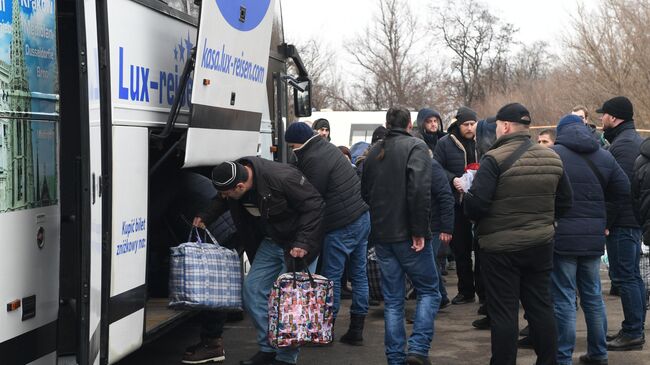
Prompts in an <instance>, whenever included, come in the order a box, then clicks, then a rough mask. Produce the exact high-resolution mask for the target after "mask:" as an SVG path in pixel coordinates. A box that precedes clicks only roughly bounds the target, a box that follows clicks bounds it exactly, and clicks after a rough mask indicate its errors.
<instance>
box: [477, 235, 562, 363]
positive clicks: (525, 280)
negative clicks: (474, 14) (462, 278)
mask: <svg viewBox="0 0 650 365" xmlns="http://www.w3.org/2000/svg"><path fill="white" fill-rule="evenodd" d="M480 255H481V259H482V261H481V264H482V265H483V267H482V269H483V279H484V282H485V291H486V294H487V299H488V300H487V310H488V314H489V316H490V320H491V321H490V322H491V331H492V359H491V360H490V364H491V365H516V363H517V339H518V338H519V301H520V300H521V303H522V304H523V306H524V309H525V310H526V314H527V316H528V324H529V325H530V335H531V340H532V341H533V344H534V347H535V353H536V354H537V362H536V365H555V364H556V363H557V362H556V355H557V331H556V325H555V315H554V313H553V304H552V301H551V271H552V270H553V245H552V244H551V243H549V244H546V245H544V246H539V247H534V248H529V249H526V250H522V251H517V252H507V253H489V252H485V251H482V250H481V252H480Z"/></svg>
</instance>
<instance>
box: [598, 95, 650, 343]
mask: <svg viewBox="0 0 650 365" xmlns="http://www.w3.org/2000/svg"><path fill="white" fill-rule="evenodd" d="M596 113H600V114H602V116H601V118H600V120H601V121H602V122H603V130H604V131H605V132H604V134H605V138H606V139H607V141H609V143H611V145H610V146H609V149H608V150H609V152H611V153H612V155H614V158H615V159H616V162H618V164H619V165H620V166H621V168H622V169H623V171H625V173H626V174H627V176H628V179H629V180H630V181H632V180H633V178H634V162H635V161H636V159H637V157H638V156H639V154H640V152H641V143H642V142H643V138H641V136H639V133H637V131H636V128H635V126H634V119H633V117H634V108H633V106H632V102H630V100H629V99H628V98H626V97H625V96H617V97H615V98H612V99H609V100H607V101H606V102H605V103H604V104H603V106H602V107H601V108H600V109H598V110H596ZM615 212H616V213H617V214H616V215H615V216H613V214H610V215H609V216H608V217H607V227H608V228H609V235H608V236H607V256H608V258H609V273H610V276H611V278H612V285H615V286H616V287H618V288H619V290H620V294H621V304H622V305H623V315H624V317H625V319H624V320H623V323H622V324H621V327H622V328H621V330H620V331H619V332H618V334H616V335H614V336H608V338H607V339H608V341H609V342H608V343H607V349H608V350H609V351H625V350H640V349H642V348H643V344H644V343H645V336H644V324H645V316H646V311H645V285H644V283H643V279H642V278H641V273H640V271H639V258H640V254H641V233H642V232H641V226H640V225H639V222H638V221H637V219H636V216H635V214H634V210H633V209H632V195H631V192H630V194H628V195H627V196H626V197H625V199H623V200H622V201H621V202H620V204H619V206H618V209H617V210H615Z"/></svg>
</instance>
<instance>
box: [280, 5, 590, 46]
mask: <svg viewBox="0 0 650 365" xmlns="http://www.w3.org/2000/svg"><path fill="white" fill-rule="evenodd" d="M281 1H282V8H283V15H284V31H285V38H286V40H287V42H289V43H294V44H296V43H298V44H299V43H301V42H304V41H305V40H307V39H310V38H316V39H320V40H323V41H324V42H326V43H328V44H329V45H330V46H331V47H332V49H339V50H342V45H343V42H344V41H345V40H348V39H351V38H353V37H354V35H357V34H359V33H361V32H362V31H363V30H364V29H365V28H366V26H367V25H368V23H369V22H370V21H371V19H372V14H373V12H374V11H375V10H374V9H375V8H376V4H377V2H378V0H281ZM582 2H583V3H584V4H586V5H587V7H588V8H593V7H594V6H595V4H597V3H598V0H583V1H582ZM408 3H409V4H410V6H411V8H412V10H413V13H414V14H418V16H419V17H420V18H421V19H420V21H421V22H422V21H423V22H427V23H432V22H435V21H436V19H435V17H433V16H432V15H431V11H430V9H429V8H430V4H441V3H444V1H441V0H428V1H425V0H409V1H408ZM485 3H487V4H488V7H489V9H490V10H492V13H493V14H495V15H497V16H498V17H499V18H500V19H501V20H505V21H507V22H509V23H512V24H514V25H515V27H517V28H519V32H518V34H517V36H516V40H518V41H521V42H523V43H526V44H530V43H532V42H534V41H536V40H544V41H547V42H548V43H549V44H550V46H551V49H552V50H557V49H559V48H560V47H559V46H558V44H559V42H560V39H561V35H562V34H566V33H567V32H569V31H570V29H571V27H570V22H571V17H572V14H573V13H574V12H575V10H576V7H577V0H490V1H487V2H485ZM420 24H422V23H420Z"/></svg>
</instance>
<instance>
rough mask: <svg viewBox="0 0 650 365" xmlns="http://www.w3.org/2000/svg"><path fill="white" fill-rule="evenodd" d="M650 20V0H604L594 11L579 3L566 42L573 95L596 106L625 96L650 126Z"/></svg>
mask: <svg viewBox="0 0 650 365" xmlns="http://www.w3.org/2000/svg"><path fill="white" fill-rule="evenodd" d="M604 19H606V21H603V20H604ZM649 22H650V2H649V1H648V0H602V2H601V4H600V7H599V8H598V9H597V10H596V11H595V12H594V13H590V12H589V11H587V10H586V9H585V8H584V7H580V8H579V10H578V12H577V15H576V17H575V19H574V22H573V24H574V28H575V32H574V33H573V34H574V35H573V36H572V37H571V38H569V39H567V42H566V46H567V48H568V51H569V56H568V57H566V59H565V67H566V68H567V70H569V71H570V72H568V76H569V77H570V78H571V80H572V81H573V83H574V85H575V92H576V93H575V95H574V97H576V98H579V99H580V100H581V103H583V104H587V105H591V106H593V107H595V106H599V105H600V104H602V102H603V101H604V100H605V99H607V98H609V97H612V96H614V95H626V96H628V97H629V98H630V99H631V100H632V102H633V103H634V107H635V120H636V121H637V124H638V125H640V126H642V127H646V128H647V127H650V88H648V85H649V84H650V58H649V57H648V55H649V54H650V34H649V33H648V30H647V25H648V23H649Z"/></svg>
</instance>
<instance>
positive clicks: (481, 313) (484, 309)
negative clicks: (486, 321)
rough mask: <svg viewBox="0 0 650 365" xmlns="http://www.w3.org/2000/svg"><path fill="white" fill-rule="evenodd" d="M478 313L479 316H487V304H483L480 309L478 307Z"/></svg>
mask: <svg viewBox="0 0 650 365" xmlns="http://www.w3.org/2000/svg"><path fill="white" fill-rule="evenodd" d="M476 313H478V315H479V316H487V307H486V306H485V304H482V305H481V306H480V307H478V310H477V311H476Z"/></svg>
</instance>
